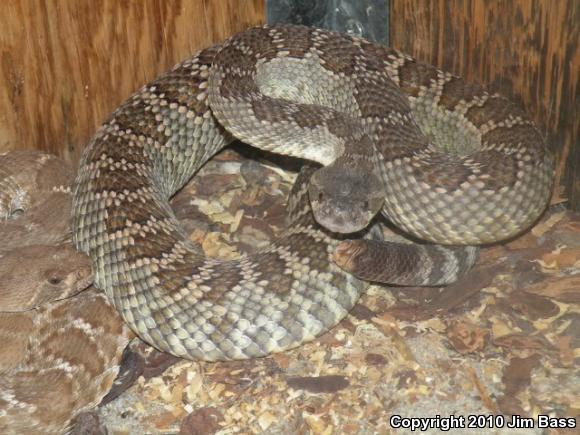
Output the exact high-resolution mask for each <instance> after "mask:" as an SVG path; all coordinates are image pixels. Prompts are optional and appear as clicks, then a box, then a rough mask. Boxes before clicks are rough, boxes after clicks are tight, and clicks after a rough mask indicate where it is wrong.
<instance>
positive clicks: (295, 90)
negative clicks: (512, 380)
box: [73, 25, 553, 360]
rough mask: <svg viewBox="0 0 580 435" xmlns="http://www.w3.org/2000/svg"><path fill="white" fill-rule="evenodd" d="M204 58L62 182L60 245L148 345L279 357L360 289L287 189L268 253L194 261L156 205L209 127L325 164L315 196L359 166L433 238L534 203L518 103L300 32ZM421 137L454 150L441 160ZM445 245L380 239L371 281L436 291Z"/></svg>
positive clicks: (291, 29)
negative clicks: (283, 222)
mask: <svg viewBox="0 0 580 435" xmlns="http://www.w3.org/2000/svg"><path fill="white" fill-rule="evenodd" d="M220 48H221V47H211V48H208V49H205V50H202V51H200V52H199V53H197V54H196V55H194V56H193V57H192V58H190V59H188V60H186V61H184V62H183V63H181V64H179V65H177V66H176V67H175V68H174V69H173V70H172V71H170V72H168V73H166V74H164V75H162V76H160V77H159V78H157V79H156V80H155V81H153V82H152V83H150V84H148V85H146V86H145V87H143V88H142V89H141V90H140V91H139V92H137V93H136V94H135V95H134V96H132V97H131V98H129V99H128V100H127V101H126V102H125V103H123V104H122V105H121V107H119V109H117V110H116V111H115V112H114V113H113V115H112V116H111V117H110V118H109V119H108V120H107V121H106V122H105V124H104V125H103V126H102V127H101V128H100V130H99V131H98V132H97V133H96V135H95V136H94V137H93V139H92V140H91V142H90V144H89V146H88V147H87V149H86V151H85V153H84V155H83V158H82V161H81V165H80V168H79V174H78V177H77V180H76V185H75V191H74V204H73V232H74V238H75V242H76V244H77V247H78V248H79V249H81V250H83V251H85V252H88V254H89V255H90V257H91V259H92V261H93V269H94V274H95V283H96V285H97V286H98V287H99V288H101V289H104V290H105V292H106V293H107V295H108V296H109V298H110V299H111V300H112V301H113V303H114V304H115V306H116V307H117V309H118V310H119V311H120V313H121V314H122V316H123V318H124V319H125V321H126V322H127V323H128V324H129V325H130V326H131V328H132V329H133V330H134V331H135V332H136V333H137V334H138V335H140V336H141V338H143V339H144V340H146V341H147V342H149V343H151V344H153V345H155V346H156V347H158V348H160V349H162V350H165V351H168V352H171V353H173V354H175V355H178V356H183V357H189V358H200V359H205V360H219V359H239V358H249V357H257V356H263V355H267V354H269V353H271V352H276V351H281V350H284V349H288V348H290V347H293V346H296V345H298V344H300V343H302V342H304V341H306V340H309V339H312V338H313V337H315V336H317V335H319V334H321V333H322V332H324V331H326V330H328V329H329V328H331V327H332V326H333V325H335V324H336V323H337V322H338V321H339V320H340V319H341V318H342V317H344V316H345V315H346V313H347V312H348V311H349V310H350V309H351V308H352V306H353V305H354V303H355V302H356V300H357V299H358V297H359V295H360V292H361V291H362V289H363V288H364V284H363V283H362V282H361V281H359V280H358V279H357V278H354V277H353V276H351V275H349V274H346V273H345V272H343V271H342V270H341V269H340V268H339V267H337V266H336V265H335V264H333V263H332V261H331V259H330V257H331V255H332V253H333V251H334V249H335V247H336V246H337V244H338V243H339V237H338V236H336V235H335V234H333V233H329V232H327V231H325V230H323V229H322V227H320V226H319V225H318V224H317V223H316V222H315V221H314V220H313V218H312V216H311V213H310V208H309V201H308V200H307V199H305V197H304V195H300V193H304V192H306V190H307V189H308V185H307V184H306V182H305V181H304V180H303V179H300V180H299V182H298V184H297V185H296V186H295V194H296V195H297V197H298V198H299V199H298V200H296V201H295V202H294V203H291V209H292V212H291V217H292V219H291V223H290V226H289V228H288V230H287V231H286V232H285V233H284V234H283V235H282V236H281V237H280V238H279V239H278V240H277V241H276V242H275V243H273V244H272V245H271V246H269V247H268V248H267V249H265V250H263V251H260V252H258V253H257V254H255V255H253V256H246V257H243V258H241V259H239V260H237V261H220V260H215V259H208V258H205V257H204V256H203V255H202V254H200V253H199V252H197V251H196V249H195V247H194V246H193V245H192V244H191V243H190V242H189V241H188V239H187V237H186V235H185V234H184V232H183V231H182V230H181V229H180V227H179V225H178V223H177V220H176V218H175V216H174V214H173V212H172V210H171V208H170V207H169V205H168V198H169V197H170V196H171V195H173V194H174V193H175V192H176V191H177V190H178V189H179V188H180V187H181V186H182V185H183V184H184V183H185V182H186V181H187V180H188V179H189V178H190V177H191V176H192V175H193V174H194V173H195V172H196V171H197V170H198V169H199V168H200V167H201V166H202V165H203V164H204V163H205V162H206V161H207V160H208V159H209V158H210V157H211V156H212V155H213V154H215V153H216V152H217V151H218V150H220V149H221V148H223V147H224V146H225V145H227V144H228V143H229V142H230V141H231V140H232V137H231V135H230V134H229V133H227V132H226V130H225V129H224V127H222V125H223V126H225V128H227V129H228V130H231V131H232V132H234V133H235V135H236V136H238V137H240V138H242V139H244V140H247V141H248V142H250V143H252V144H254V145H256V146H258V147H263V148H266V149H270V150H273V151H275V152H279V153H283V154H291V155H297V156H299V157H305V158H308V159H311V160H316V161H318V162H320V163H323V164H325V165H328V167H329V168H331V169H330V170H329V172H327V173H326V175H325V173H324V172H320V171H319V172H320V173H321V174H323V176H320V177H318V178H316V177H317V175H316V174H317V173H315V174H314V176H313V180H314V181H315V182H316V183H320V184H322V187H320V186H318V185H316V187H315V188H314V189H320V188H322V189H329V188H331V186H330V187H329V186H328V183H329V180H330V184H332V180H333V177H336V174H337V171H336V168H337V167H338V168H341V170H342V168H348V167H349V166H348V165H352V166H353V167H355V168H365V169H363V170H367V169H366V168H371V169H370V170H371V171H372V174H373V175H376V176H377V177H378V178H379V179H380V182H381V184H382V188H384V189H385V191H386V196H387V199H386V202H385V206H384V211H385V213H386V214H387V215H388V217H389V218H390V219H391V220H392V221H393V222H394V223H395V224H397V225H399V226H400V227H401V228H403V229H404V230H406V231H408V232H410V233H412V234H414V235H415V236H418V237H422V238H426V239H428V240H433V241H437V242H440V243H453V244H454V243H459V242H461V243H481V242H488V241H491V240H489V239H490V237H491V238H493V239H502V238H505V237H510V236H512V235H515V234H516V233H517V232H520V231H522V230H523V229H525V227H527V226H529V225H530V224H531V223H532V222H533V221H534V220H535V219H536V218H537V217H538V216H539V214H540V213H541V211H542V210H543V208H544V207H545V205H546V202H547V198H548V196H549V192H550V188H551V177H552V171H553V162H552V158H551V155H550V154H549V153H548V152H547V150H546V148H545V146H544V143H543V141H542V140H541V137H540V136H539V134H538V133H537V131H536V130H535V128H534V127H533V125H532V124H531V122H530V121H529V120H528V119H527V118H526V117H525V115H524V114H523V113H522V112H521V111H519V110H518V109H516V108H515V107H514V106H513V105H511V104H509V103H507V102H506V100H505V99H502V98H501V97H498V96H492V95H490V94H488V93H487V92H486V91H485V90H484V88H482V87H480V86H477V85H469V84H466V83H465V82H464V81H462V80H461V79H459V78H455V77H452V76H450V75H448V74H445V73H442V72H440V71H438V70H436V69H435V68H433V67H430V66H426V65H423V64H420V63H417V62H415V61H414V60H413V59H411V58H409V57H407V56H405V55H403V54H401V53H399V52H396V51H394V50H391V49H387V48H384V47H381V46H378V45H374V44H371V43H369V42H367V41H364V40H360V39H356V38H353V37H350V36H345V35H340V34H337V33H333V32H329V31H324V30H317V29H310V28H306V27H300V26H288V25H285V26H274V27H260V28H254V29H250V30H248V31H246V32H244V33H242V34H240V35H239V36H237V37H236V38H235V39H233V40H231V41H230V42H228V43H226V44H225V45H224V46H223V49H222V50H221V51H220ZM216 56H217V58H216ZM214 60H215V61H216V62H215V63H214ZM234 61H236V62H241V63H234ZM212 65H213V66H212ZM288 65H291V66H293V67H296V68H298V70H297V71H296V70H293V71H290V70H289V69H287V66H288ZM208 80H209V83H208ZM276 80H277V82H276ZM391 80H392V81H391ZM237 86H241V87H240V88H238V87H237ZM238 89H241V91H240V90H238ZM379 91H380V92H379ZM401 91H403V92H401ZM208 95H209V96H210V97H211V98H210V102H211V106H212V110H213V111H212V110H210V108H209V106H208ZM282 98H294V99H296V100H297V102H298V103H299V104H295V103H288V102H286V101H282ZM322 106H327V109H326V110H323V108H322ZM214 114H215V116H214ZM352 115H355V116H356V117H357V118H359V119H360V120H362V126H356V125H355V121H352V120H351V116H352ZM413 115H415V118H413ZM216 117H217V118H218V119H219V120H220V122H221V124H220V123H218V121H217V120H216ZM238 121H240V122H239V123H238ZM417 126H420V127H421V129H422V130H423V131H424V132H425V133H426V134H427V135H426V136H425V135H423V134H422V133H421V130H420V129H419V128H417ZM275 131H277V132H276V133H274V132H275ZM429 138H432V139H433V142H436V143H438V144H439V146H441V147H450V146H451V144H453V143H456V142H459V143H461V144H463V149H459V150H458V149H451V150H450V152H447V153H443V152H442V151H441V150H440V148H439V149H438V148H435V145H434V144H433V143H432V142H431V141H430V139H429ZM353 144H354V145H353ZM355 145H356V146H355ZM479 145H480V147H479V148H478V149H477V150H476V151H474V149H475V147H476V146H479ZM360 150H362V151H360ZM377 151H378V154H377V153H376V152H377ZM333 168H334V169H333ZM323 169H325V168H323ZM345 171H346V170H345ZM343 173H344V174H346V172H343ZM302 178H303V177H302ZM375 181H376V180H375ZM373 182H374V181H373ZM313 184H314V183H311V191H310V195H311V198H310V199H311V200H313V195H312V193H313V192H312V189H313V188H312V185H313ZM362 189H363V190H365V189H366V191H367V192H368V191H369V189H367V186H362ZM370 190H371V193H374V192H373V189H370ZM382 193H383V194H384V193H385V192H382ZM350 196H352V192H351V195H350ZM355 196H356V195H355ZM366 199H368V198H366ZM366 199H365V200H366ZM372 199H373V200H374V197H372ZM313 202H314V203H315V200H314V201H313ZM363 202H364V201H363ZM323 208H324V207H323ZM318 210H319V211H320V208H319V209H318ZM323 211H324V210H323ZM322 215H324V213H322ZM317 217H318V216H317ZM323 218H324V216H323ZM490 235H491V236H490ZM412 246H417V247H416V248H413V247H412ZM399 252H400V253H401V258H400V259H397V255H396V254H397V253H399ZM455 252H456V251H454V250H453V249H447V248H441V247H437V246H418V245H411V247H405V248H404V249H401V247H398V246H397V245H392V254H393V255H391V256H390V257H392V260H393V263H392V264H386V265H384V270H383V271H382V272H383V276H382V277H381V278H385V277H386V279H387V280H390V281H392V282H397V283H399V284H408V285H425V284H427V285H428V284H437V283H445V282H449V281H451V280H453V279H454V278H455V277H456V276H457V273H459V272H460V271H462V270H464V269H465V268H466V267H468V264H467V263H469V261H468V260H469V259H463V260H462V259H458V255H454V253H455ZM437 253H438V254H439V255H438V256H437V255H435V254H437ZM409 259H412V261H409ZM433 259H436V260H433Z"/></svg>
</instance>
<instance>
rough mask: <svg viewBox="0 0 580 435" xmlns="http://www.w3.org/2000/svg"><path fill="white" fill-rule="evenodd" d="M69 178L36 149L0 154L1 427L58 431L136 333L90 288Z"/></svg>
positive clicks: (102, 390)
mask: <svg viewBox="0 0 580 435" xmlns="http://www.w3.org/2000/svg"><path fill="white" fill-rule="evenodd" d="M72 176H73V171H72V170H71V168H70V167H69V166H67V165H66V164H65V163H64V162H63V161H62V160H60V159H58V158H56V157H55V156H51V155H47V154H44V153H41V152H38V151H12V152H9V153H7V154H4V155H0V214H1V215H2V220H1V221H0V242H1V243H0V341H1V342H2V351H1V352H0V433H2V434H23V433H26V434H60V433H62V432H63V430H65V429H66V428H67V427H68V426H69V424H70V420H71V418H73V417H75V416H76V415H78V414H79V413H80V412H82V411H84V410H87V409H90V408H92V407H94V406H96V405H97V404H98V403H99V402H100V400H101V399H102V397H103V396H104V395H105V394H106V393H107V392H108V391H109V389H110V387H111V385H112V383H113V381H114V379H115V376H116V374H117V371H118V368H119V362H120V360H121V354H122V351H123V349H124V348H125V346H126V344H127V342H128V340H129V338H130V337H131V333H130V330H129V329H128V328H127V327H126V326H125V325H124V323H123V322H122V321H121V319H120V318H119V316H118V315H117V313H116V311H115V310H114V308H113V307H112V306H111V305H110V304H109V303H108V301H107V299H106V297H105V295H104V294H102V293H100V292H98V291H97V290H96V289H95V288H90V289H88V290H85V289H87V287H89V285H90V283H91V281H92V273H91V262H90V259H89V258H88V257H87V256H86V255H85V254H82V253H80V252H78V251H77V250H76V249H75V248H74V247H73V246H72V244H71V243H70V216H69V215H70V209H71V200H72V198H71V195H70V186H68V185H67V183H70V182H71V181H72ZM66 239H69V241H68V243H66V242H65V240H66ZM83 290H84V291H83ZM81 291H82V292H81ZM79 292H81V293H79Z"/></svg>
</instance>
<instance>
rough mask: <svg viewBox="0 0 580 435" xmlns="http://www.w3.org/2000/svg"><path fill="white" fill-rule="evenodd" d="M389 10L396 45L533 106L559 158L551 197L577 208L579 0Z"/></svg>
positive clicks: (396, 3) (406, 0) (405, 1)
mask: <svg viewBox="0 0 580 435" xmlns="http://www.w3.org/2000/svg"><path fill="white" fill-rule="evenodd" d="M390 13H391V20H390V22H391V28H390V41H391V45H392V46H393V47H397V48H399V49H401V50H403V51H405V52H407V53H409V54H412V55H413V56H415V57H417V58H418V59H421V60H423V61H426V62H429V63H432V64H434V65H437V66H438V67H440V68H442V69H444V70H446V71H450V72H452V73H454V74H458V75H461V76H464V77H466V78H468V79H469V80H473V81H478V82H481V83H486V84H488V85H490V87H491V89H492V90H494V91H498V92H501V93H502V94H504V95H506V96H509V97H510V98H512V99H513V100H515V101H518V102H519V103H520V104H522V105H523V107H525V108H526V110H527V111H528V112H529V113H531V115H532V116H533V118H534V119H535V121H536V122H537V123H538V125H539V126H540V128H541V129H542V131H543V132H544V133H545V136H546V138H547V140H548V143H549V144H550V146H551V147H552V149H554V150H555V151H556V152H557V153H558V157H559V165H558V169H557V184H556V185H557V186H559V187H558V188H557V189H555V192H554V198H553V202H558V201H561V200H563V199H564V198H565V197H568V198H569V199H570V202H571V203H572V205H573V208H575V209H576V210H580V143H579V142H578V141H579V139H578V134H579V133H580V113H578V111H579V110H580V96H579V93H580V90H579V81H578V80H579V79H580V46H579V40H580V34H579V33H580V1H578V0H391V11H390Z"/></svg>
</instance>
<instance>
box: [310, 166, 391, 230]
mask: <svg viewBox="0 0 580 435" xmlns="http://www.w3.org/2000/svg"><path fill="white" fill-rule="evenodd" d="M308 194H309V197H310V204H311V206H312V211H313V213H314V218H315V219H316V221H317V222H318V223H319V224H320V225H322V226H323V227H325V228H326V229H328V230H330V231H332V232H335V233H354V232H357V231H360V230H362V229H364V228H365V227H366V226H367V225H368V224H369V222H370V221H371V220H372V218H373V217H374V216H375V215H376V214H377V213H378V212H379V210H380V209H381V207H382V205H383V202H384V200H385V189H384V187H383V183H382V181H381V180H380V179H379V177H377V176H376V175H375V174H374V173H373V171H372V169H370V168H364V167H362V166H359V167H354V168H353V167H346V166H335V165H329V166H325V167H323V168H320V169H319V170H318V171H316V172H315V173H314V175H313V176H312V178H311V179H310V185H309V190H308Z"/></svg>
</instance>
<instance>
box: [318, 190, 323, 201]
mask: <svg viewBox="0 0 580 435" xmlns="http://www.w3.org/2000/svg"><path fill="white" fill-rule="evenodd" d="M322 196H323V195H322V192H318V200H319V201H322Z"/></svg>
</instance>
